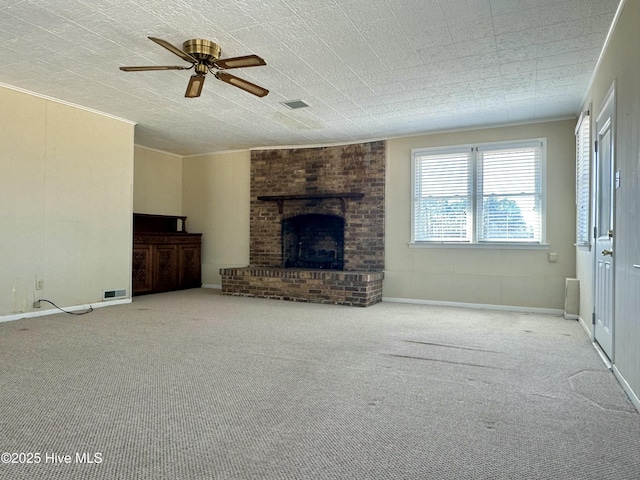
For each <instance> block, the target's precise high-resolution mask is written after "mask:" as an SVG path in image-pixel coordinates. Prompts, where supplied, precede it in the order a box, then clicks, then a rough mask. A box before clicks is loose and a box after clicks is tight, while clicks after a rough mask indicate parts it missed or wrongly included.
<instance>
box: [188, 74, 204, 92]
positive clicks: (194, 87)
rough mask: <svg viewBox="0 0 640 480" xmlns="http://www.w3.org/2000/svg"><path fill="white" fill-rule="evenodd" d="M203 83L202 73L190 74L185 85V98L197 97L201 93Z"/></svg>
mask: <svg viewBox="0 0 640 480" xmlns="http://www.w3.org/2000/svg"><path fill="white" fill-rule="evenodd" d="M203 85H204V75H191V78H190V79H189V85H187V91H186V93H185V94H184V96H185V97H186V98H195V97H199V96H200V94H201V93H202V86H203Z"/></svg>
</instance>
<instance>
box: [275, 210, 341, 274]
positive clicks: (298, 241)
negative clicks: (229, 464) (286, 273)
mask: <svg viewBox="0 0 640 480" xmlns="http://www.w3.org/2000/svg"><path fill="white" fill-rule="evenodd" d="M282 258H283V264H284V265H283V266H284V267H285V268H314V269H315V268H317V269H327V270H342V269H343V268H344V219H343V218H341V217H338V216H334V215H322V214H315V213H312V214H303V215H296V216H294V217H290V218H286V219H284V220H282Z"/></svg>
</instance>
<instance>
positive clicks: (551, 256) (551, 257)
mask: <svg viewBox="0 0 640 480" xmlns="http://www.w3.org/2000/svg"><path fill="white" fill-rule="evenodd" d="M549 261H550V262H551V263H555V262H557V261H558V254H557V253H556V252H549Z"/></svg>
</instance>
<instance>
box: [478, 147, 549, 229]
mask: <svg viewBox="0 0 640 480" xmlns="http://www.w3.org/2000/svg"><path fill="white" fill-rule="evenodd" d="M541 168H542V146H541V144H540V143H534V144H530V145H523V144H520V145H517V146H513V147H506V148H499V149H495V148H493V149H490V148H487V149H483V148H479V149H478V182H477V183H478V187H477V205H478V207H477V208H478V222H479V225H478V241H485V242H491V241H525V242H540V241H541V233H542V185H541V177H542V175H541Z"/></svg>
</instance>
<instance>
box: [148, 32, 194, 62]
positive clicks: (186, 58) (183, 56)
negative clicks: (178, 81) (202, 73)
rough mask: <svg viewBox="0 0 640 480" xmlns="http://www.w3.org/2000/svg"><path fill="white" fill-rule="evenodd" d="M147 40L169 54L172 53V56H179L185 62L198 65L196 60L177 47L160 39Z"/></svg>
mask: <svg viewBox="0 0 640 480" xmlns="http://www.w3.org/2000/svg"><path fill="white" fill-rule="evenodd" d="M149 40H151V41H154V42H156V43H157V44H158V45H160V46H161V47H164V48H166V49H167V50H169V51H170V52H171V53H173V54H174V55H177V56H179V57H180V58H181V59H183V60H184V61H186V62H190V63H198V60H197V59H195V58H194V57H192V56H191V55H189V54H188V53H185V52H183V51H182V50H180V49H179V48H178V47H175V46H173V45H171V44H170V43H169V42H167V41H166V40H162V39H161V38H156V37H149Z"/></svg>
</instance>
